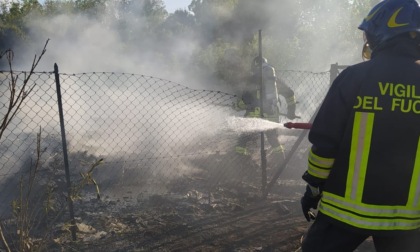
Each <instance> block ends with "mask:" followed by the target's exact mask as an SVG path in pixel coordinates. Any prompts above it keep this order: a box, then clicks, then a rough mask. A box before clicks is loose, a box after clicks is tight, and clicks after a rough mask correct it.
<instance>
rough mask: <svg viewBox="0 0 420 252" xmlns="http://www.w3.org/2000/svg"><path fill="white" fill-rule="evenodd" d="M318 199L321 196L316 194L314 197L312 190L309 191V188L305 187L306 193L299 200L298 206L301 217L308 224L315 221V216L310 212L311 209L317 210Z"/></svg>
mask: <svg viewBox="0 0 420 252" xmlns="http://www.w3.org/2000/svg"><path fill="white" fill-rule="evenodd" d="M320 199H321V194H320V193H318V194H317V195H314V192H313V190H311V188H310V186H309V185H307V186H306V192H305V194H304V195H303V197H302V198H301V199H300V204H301V206H302V211H303V215H304V216H305V218H306V220H307V221H308V222H310V221H311V220H315V214H314V213H313V212H312V211H311V209H317V208H318V202H319V200H320Z"/></svg>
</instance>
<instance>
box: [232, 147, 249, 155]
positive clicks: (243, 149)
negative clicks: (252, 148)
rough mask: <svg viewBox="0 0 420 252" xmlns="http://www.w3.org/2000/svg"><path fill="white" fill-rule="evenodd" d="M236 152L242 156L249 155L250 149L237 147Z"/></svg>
mask: <svg viewBox="0 0 420 252" xmlns="http://www.w3.org/2000/svg"><path fill="white" fill-rule="evenodd" d="M235 152H236V153H238V154H241V155H245V156H247V155H249V152H248V149H247V148H244V147H240V146H236V147H235Z"/></svg>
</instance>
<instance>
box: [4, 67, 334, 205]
mask: <svg viewBox="0 0 420 252" xmlns="http://www.w3.org/2000/svg"><path fill="white" fill-rule="evenodd" d="M279 74H280V75H281V77H282V78H283V79H284V80H285V81H286V83H287V84H288V85H289V86H290V87H291V88H292V89H294V91H295V95H296V97H297V100H298V105H297V110H296V114H297V115H299V116H300V117H301V118H300V119H295V120H294V121H299V122H308V121H309V120H310V119H311V117H312V116H313V114H314V113H315V111H316V109H317V108H318V106H319V105H320V103H321V102H322V99H323V97H324V96H325V94H326V92H327V90H328V88H329V84H330V72H321V73H312V72H304V71H282V72H280V73H279ZM17 76H18V78H17V81H18V83H20V85H21V83H22V79H23V77H22V76H23V73H21V74H20V75H17ZM0 80H1V84H0V95H1V96H0V97H1V98H0V99H1V100H0V101H1V106H2V107H1V108H0V117H3V116H4V115H5V113H6V111H7V104H8V102H9V98H10V97H9V90H8V83H9V82H10V80H11V74H10V73H9V72H1V73H0ZM31 81H32V82H33V84H34V85H35V88H34V89H33V90H32V92H31V93H29V94H28V96H27V98H26V99H25V101H24V104H23V106H22V108H21V109H20V110H19V111H18V113H17V114H16V116H15V118H14V119H13V120H12V123H11V124H10V125H9V127H7V129H6V130H5V132H4V135H3V137H2V138H1V139H0V140H1V144H0V200H1V202H6V203H5V204H2V206H1V207H0V210H1V211H0V212H2V213H7V212H10V211H12V209H11V207H10V204H9V203H8V202H11V201H12V200H13V198H15V197H16V195H17V191H18V190H17V188H19V183H20V184H22V181H25V175H27V173H28V170H29V169H30V168H31V167H33V164H34V163H35V159H36V151H37V150H36V140H37V132H39V131H41V151H42V158H41V160H40V161H41V162H40V164H41V166H40V169H39V171H38V173H39V176H38V178H39V181H40V182H39V184H41V185H49V186H48V188H50V189H51V190H53V191H55V192H64V191H65V190H66V187H65V176H64V164H63V153H62V143H61V138H60V123H59V113H58V106H57V94H56V88H55V81H54V73H52V72H42V73H41V72H36V73H34V74H33V76H32V78H31ZM60 82H61V91H62V101H63V112H64V121H65V131H66V132H65V133H66V136H67V141H68V143H67V144H68V152H69V153H68V154H69V163H70V172H71V178H72V182H73V183H75V184H77V183H79V182H80V181H82V180H83V179H84V178H86V176H82V175H86V174H88V173H89V174H88V175H89V176H90V177H91V178H93V179H94V181H95V183H96V184H97V185H98V187H99V188H100V194H102V195H106V196H107V197H127V196H129V197H134V198H135V199H139V198H142V197H146V196H150V195H155V194H160V195H163V194H169V193H171V194H179V195H185V194H191V193H195V194H202V195H207V196H206V197H203V199H205V200H206V201H209V202H210V201H212V200H215V197H216V194H217V191H218V190H220V188H223V187H229V186H241V187H243V188H245V187H249V188H254V189H255V188H256V189H257V191H258V190H259V189H261V188H260V187H261V171H260V156H259V154H260V153H259V141H254V142H253V143H251V149H252V150H253V154H252V160H251V163H247V164H245V165H244V164H242V163H240V162H241V161H240V160H238V159H237V156H236V154H235V152H234V149H235V145H236V141H237V139H238V136H239V134H240V133H241V130H243V128H242V129H241V127H243V125H242V126H241V125H238V124H234V123H233V124H232V122H235V119H237V118H241V117H242V115H243V112H238V111H235V110H234V109H233V108H232V105H233V103H234V102H235V101H236V99H237V97H236V96H235V95H232V94H228V93H224V92H220V91H210V90H197V89H193V88H190V87H186V86H183V85H180V84H177V83H174V82H171V81H168V80H163V79H159V78H155V77H151V76H144V75H138V74H127V73H109V72H106V73H101V72H93V73H79V74H63V73H61V74H60ZM282 104H286V102H285V101H283V103H282ZM283 109H284V111H283V112H284V113H286V108H285V106H283ZM287 121H290V120H288V119H287V118H281V123H280V124H279V125H278V127H277V130H278V131H279V133H280V134H279V138H280V141H281V143H282V144H283V145H284V147H285V151H286V155H293V157H292V158H291V160H290V162H289V163H288V166H287V169H286V170H285V171H284V172H283V173H282V175H281V176H280V179H279V180H278V181H277V183H279V184H281V183H299V179H300V176H301V174H302V173H303V171H304V170H305V169H306V154H307V151H308V146H309V143H308V142H307V140H306V139H305V140H304V141H302V143H301V144H300V145H299V148H298V149H297V150H296V152H294V153H291V152H290V148H291V146H292V145H293V144H294V143H295V142H296V139H297V138H298V136H299V135H300V134H302V133H303V132H304V131H303V130H298V129H286V128H284V127H283V126H282V124H283V123H285V122H287ZM245 123H246V122H245ZM271 126H272V125H271ZM253 130H254V131H255V132H254V133H255V135H256V136H257V138H258V136H259V135H260V134H259V131H258V128H257V129H253ZM265 147H266V148H267V158H268V167H267V172H268V173H267V176H268V179H270V178H271V177H272V176H273V174H274V173H275V172H276V168H277V167H278V164H276V163H272V160H271V156H270V155H271V150H270V146H269V145H266V146H265ZM98 160H103V162H101V163H100V164H99V165H97V166H96V165H94V164H97V161H98ZM93 168H94V169H93ZM291 181H292V182H291ZM84 182H92V180H90V181H86V180H84ZM23 184H25V182H24V183H23ZM90 184H91V183H90ZM40 188H41V187H40ZM88 192H89V193H92V195H95V193H97V191H96V187H95V186H91V187H90V189H89V188H88ZM38 194H45V191H40V192H38ZM39 201H43V202H44V203H45V198H42V197H41V198H40V199H39ZM44 203H43V204H44ZM61 205H62V207H64V205H65V204H64V203H61Z"/></svg>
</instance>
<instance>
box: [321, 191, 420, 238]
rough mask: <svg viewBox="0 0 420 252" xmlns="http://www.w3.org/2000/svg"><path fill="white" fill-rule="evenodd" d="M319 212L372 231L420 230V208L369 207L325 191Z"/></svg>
mask: <svg viewBox="0 0 420 252" xmlns="http://www.w3.org/2000/svg"><path fill="white" fill-rule="evenodd" d="M319 210H320V211H321V212H322V213H323V214H325V215H328V216H331V217H332V218H334V219H336V220H339V221H341V222H344V223H347V224H349V225H351V226H355V227H359V228H365V229H370V230H412V229H416V228H420V208H419V207H417V208H412V207H407V206H378V205H369V204H364V203H361V202H355V201H349V199H346V198H343V197H340V196H338V195H334V194H332V193H329V192H326V191H324V192H323V196H322V199H321V203H320V205H319Z"/></svg>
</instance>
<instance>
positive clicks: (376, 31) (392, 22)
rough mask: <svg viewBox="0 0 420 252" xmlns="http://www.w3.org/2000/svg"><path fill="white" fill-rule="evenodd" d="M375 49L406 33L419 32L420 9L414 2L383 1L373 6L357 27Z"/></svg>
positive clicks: (402, 0) (414, 0)
mask: <svg viewBox="0 0 420 252" xmlns="http://www.w3.org/2000/svg"><path fill="white" fill-rule="evenodd" d="M358 28H359V29H360V30H362V31H364V32H365V35H366V37H367V40H368V43H369V46H370V48H371V49H375V48H376V47H377V46H379V45H380V44H382V43H384V42H385V41H387V40H389V39H391V38H394V37H395V36H397V35H400V34H403V33H408V32H420V7H419V4H418V3H417V1H416V0H384V1H381V2H380V3H379V4H377V5H376V6H374V7H373V8H372V10H371V11H370V12H369V14H368V15H367V16H366V17H365V18H364V19H363V21H362V23H361V24H360V25H359V27H358Z"/></svg>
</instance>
